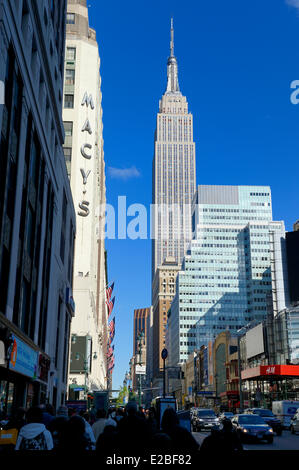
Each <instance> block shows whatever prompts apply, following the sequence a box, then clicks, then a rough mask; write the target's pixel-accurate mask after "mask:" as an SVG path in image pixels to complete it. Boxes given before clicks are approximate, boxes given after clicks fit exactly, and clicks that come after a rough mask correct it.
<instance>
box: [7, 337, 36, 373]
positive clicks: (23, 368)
mask: <svg viewBox="0 0 299 470" xmlns="http://www.w3.org/2000/svg"><path fill="white" fill-rule="evenodd" d="M12 339H13V346H12V351H11V356H10V362H9V369H10V370H13V371H14V372H20V373H21V374H23V375H26V376H27V377H30V378H31V379H35V378H36V376H37V368H38V352H37V351H35V350H34V349H32V348H30V346H28V345H27V344H25V343H24V342H23V341H21V340H20V339H19V338H18V337H17V336H15V335H12Z"/></svg>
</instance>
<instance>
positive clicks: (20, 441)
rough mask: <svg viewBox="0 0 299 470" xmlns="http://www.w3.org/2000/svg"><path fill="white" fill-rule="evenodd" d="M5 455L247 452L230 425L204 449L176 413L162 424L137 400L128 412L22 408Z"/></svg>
mask: <svg viewBox="0 0 299 470" xmlns="http://www.w3.org/2000/svg"><path fill="white" fill-rule="evenodd" d="M5 441H6V442H5ZM0 450H1V451H4V452H11V451H28V450H29V451H30V450H43V451H51V452H57V453H71V454H72V455H74V454H76V453H78V452H86V451H93V452H95V453H97V454H98V455H99V456H102V457H105V456H110V455H111V454H113V453H115V452H118V453H120V454H121V453H122V452H125V453H126V454H127V455H129V454H130V453H131V454H132V455H134V454H136V452H146V451H148V452H151V451H155V452H157V451H158V452H159V454H163V453H164V454H171V453H176V454H178V453H182V454H192V455H197V454H199V453H200V452H211V453H212V452H215V450H216V451H217V450H221V452H223V451H224V452H225V451H227V452H232V451H238V450H242V445H241V443H240V442H239V439H238V437H237V435H236V434H235V433H234V431H233V429H232V427H231V426H230V424H229V423H228V422H226V423H224V426H223V430H222V431H218V432H216V431H215V432H212V433H211V434H210V435H209V436H208V437H207V438H206V439H205V440H204V441H203V443H202V445H201V446H199V444H198V442H197V441H196V440H195V438H194V437H193V435H192V433H191V432H189V431H188V430H187V429H186V428H185V427H182V426H180V423H179V419H178V415H177V413H176V412H175V411H174V410H173V409H172V408H168V409H166V410H165V411H164V413H163V416H162V420H161V423H159V422H158V420H157V417H156V413H155V409H154V408H150V409H149V410H146V411H145V410H143V409H142V408H139V409H138V407H137V404H136V402H135V401H132V402H129V403H128V404H127V406H126V408H125V409H123V408H117V409H110V410H109V412H108V413H106V411H105V410H103V409H100V410H97V411H95V410H91V412H90V413H87V412H79V413H78V412H77V411H76V410H75V409H72V408H67V407H66V406H60V407H59V408H58V410H57V413H56V414H55V411H54V408H53V407H52V406H51V405H41V406H37V407H32V408H30V409H29V410H28V411H27V412H26V411H25V410H24V409H23V408H20V409H18V410H17V411H16V412H15V414H14V416H13V417H12V418H11V419H10V420H9V421H8V422H7V423H6V424H5V425H4V426H2V431H1V433H0Z"/></svg>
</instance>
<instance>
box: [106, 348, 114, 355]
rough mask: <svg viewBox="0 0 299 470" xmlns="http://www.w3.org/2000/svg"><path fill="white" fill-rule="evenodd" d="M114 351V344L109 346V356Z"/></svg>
mask: <svg viewBox="0 0 299 470" xmlns="http://www.w3.org/2000/svg"><path fill="white" fill-rule="evenodd" d="M113 352H114V345H113V346H110V347H109V348H108V352H107V356H108V357H111V356H112V354H113Z"/></svg>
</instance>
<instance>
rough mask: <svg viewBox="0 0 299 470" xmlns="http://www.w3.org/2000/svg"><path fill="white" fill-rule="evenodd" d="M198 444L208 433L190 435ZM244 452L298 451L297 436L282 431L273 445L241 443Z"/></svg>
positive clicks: (275, 438)
mask: <svg viewBox="0 0 299 470" xmlns="http://www.w3.org/2000/svg"><path fill="white" fill-rule="evenodd" d="M192 434H193V436H194V437H195V439H196V440H197V442H198V443H199V444H201V443H202V441H203V440H204V438H205V437H207V436H208V435H209V432H193V433H192ZM243 448H244V450H299V434H295V435H294V434H291V432H290V431H283V433H282V435H281V436H276V435H275V436H274V442H273V444H268V443H267V442H264V441H262V442H252V443H248V442H246V443H243Z"/></svg>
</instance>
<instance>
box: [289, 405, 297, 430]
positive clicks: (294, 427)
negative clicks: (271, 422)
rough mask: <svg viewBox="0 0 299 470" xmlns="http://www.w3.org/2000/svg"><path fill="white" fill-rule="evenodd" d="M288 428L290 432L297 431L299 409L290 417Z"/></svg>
mask: <svg viewBox="0 0 299 470" xmlns="http://www.w3.org/2000/svg"><path fill="white" fill-rule="evenodd" d="M290 430H291V433H292V434H296V432H299V410H297V411H296V413H295V414H294V416H293V418H292V419H291V425H290Z"/></svg>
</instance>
